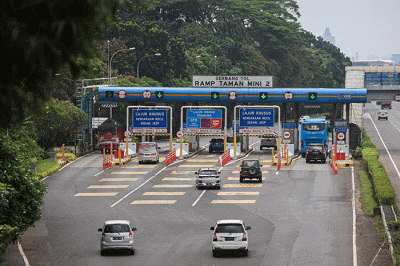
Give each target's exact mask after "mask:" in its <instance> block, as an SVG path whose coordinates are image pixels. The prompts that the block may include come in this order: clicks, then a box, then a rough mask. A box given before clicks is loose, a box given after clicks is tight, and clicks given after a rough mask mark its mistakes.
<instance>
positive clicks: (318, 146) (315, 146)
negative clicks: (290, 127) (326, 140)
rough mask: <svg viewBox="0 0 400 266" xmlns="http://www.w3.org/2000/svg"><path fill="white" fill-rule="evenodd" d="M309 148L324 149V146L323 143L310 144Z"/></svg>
mask: <svg viewBox="0 0 400 266" xmlns="http://www.w3.org/2000/svg"><path fill="white" fill-rule="evenodd" d="M308 149H309V150H323V149H324V146H322V145H309V146H308Z"/></svg>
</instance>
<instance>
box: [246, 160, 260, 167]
mask: <svg viewBox="0 0 400 266" xmlns="http://www.w3.org/2000/svg"><path fill="white" fill-rule="evenodd" d="M242 166H243V167H258V161H243V163H242Z"/></svg>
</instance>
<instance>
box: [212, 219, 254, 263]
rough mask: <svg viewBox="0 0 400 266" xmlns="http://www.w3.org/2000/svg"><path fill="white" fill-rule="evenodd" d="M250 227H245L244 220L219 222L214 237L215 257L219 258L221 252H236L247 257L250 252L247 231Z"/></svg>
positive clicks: (214, 229)
mask: <svg viewBox="0 0 400 266" xmlns="http://www.w3.org/2000/svg"><path fill="white" fill-rule="evenodd" d="M250 229H251V227H250V226H247V227H246V226H245V225H244V223H243V221H242V220H219V221H218V222H217V224H216V225H215V227H214V226H213V227H211V228H210V230H213V231H214V235H213V237H212V252H213V256H214V257H215V256H217V254H218V252H219V251H223V250H235V251H239V252H242V253H243V255H244V256H247V254H248V250H249V235H248V233H247V231H246V230H250Z"/></svg>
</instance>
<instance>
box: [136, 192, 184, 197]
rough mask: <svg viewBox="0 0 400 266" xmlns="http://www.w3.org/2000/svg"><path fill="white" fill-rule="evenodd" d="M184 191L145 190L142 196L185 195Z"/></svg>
mask: <svg viewBox="0 0 400 266" xmlns="http://www.w3.org/2000/svg"><path fill="white" fill-rule="evenodd" d="M185 194H186V192H183V191H181V192H145V193H143V196H181V195H185Z"/></svg>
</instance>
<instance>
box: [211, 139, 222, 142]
mask: <svg viewBox="0 0 400 266" xmlns="http://www.w3.org/2000/svg"><path fill="white" fill-rule="evenodd" d="M211 142H224V140H223V139H213V140H211Z"/></svg>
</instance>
